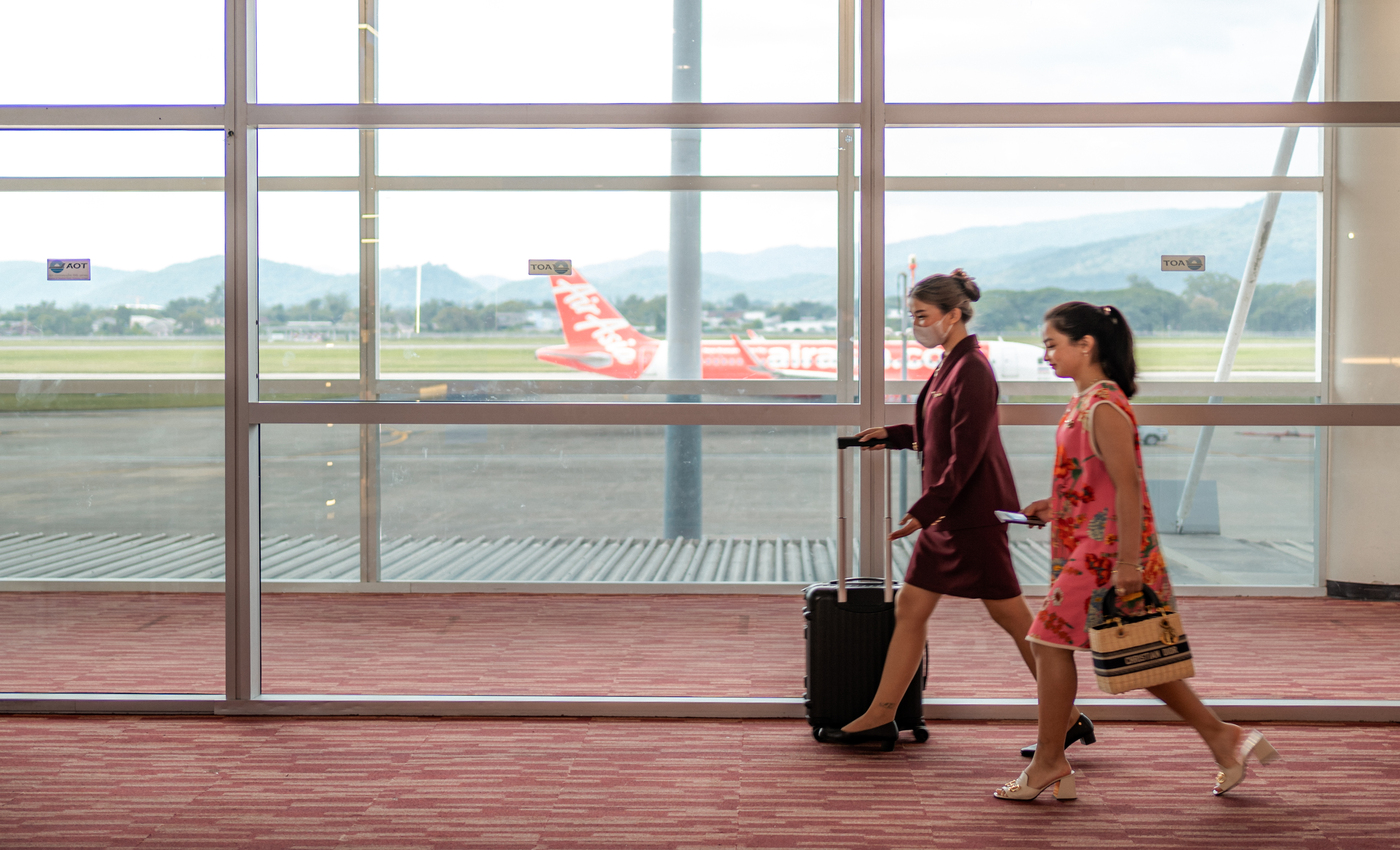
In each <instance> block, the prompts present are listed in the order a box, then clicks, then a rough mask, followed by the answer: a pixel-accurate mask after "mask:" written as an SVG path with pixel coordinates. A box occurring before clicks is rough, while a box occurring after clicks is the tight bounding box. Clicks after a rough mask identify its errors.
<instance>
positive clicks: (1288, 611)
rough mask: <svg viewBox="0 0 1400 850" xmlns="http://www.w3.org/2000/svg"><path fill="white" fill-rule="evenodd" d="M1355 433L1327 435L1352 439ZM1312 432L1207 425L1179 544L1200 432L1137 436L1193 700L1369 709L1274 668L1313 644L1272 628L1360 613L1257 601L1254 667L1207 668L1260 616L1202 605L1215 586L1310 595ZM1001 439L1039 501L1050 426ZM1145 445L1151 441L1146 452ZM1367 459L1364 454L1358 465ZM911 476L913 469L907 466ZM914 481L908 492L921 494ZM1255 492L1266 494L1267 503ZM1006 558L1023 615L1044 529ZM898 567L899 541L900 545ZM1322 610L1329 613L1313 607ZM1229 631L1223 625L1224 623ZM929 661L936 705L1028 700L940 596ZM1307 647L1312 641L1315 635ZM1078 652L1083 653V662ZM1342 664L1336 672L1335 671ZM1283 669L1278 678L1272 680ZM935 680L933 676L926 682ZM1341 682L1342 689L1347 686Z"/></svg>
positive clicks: (1051, 448)
mask: <svg viewBox="0 0 1400 850" xmlns="http://www.w3.org/2000/svg"><path fill="white" fill-rule="evenodd" d="M1354 430H1361V429H1332V431H1333V432H1334V433H1335V432H1337V431H1354ZM1319 431H1320V429H1314V428H1296V429H1286V428H1273V427H1265V426H1258V427H1235V426H1231V427H1225V426H1221V427H1217V428H1216V429H1215V432H1214V436H1213V439H1212V441H1211V447H1210V452H1209V454H1208V455H1207V460H1206V464H1205V467H1204V474H1203V475H1202V476H1201V481H1200V484H1199V485H1198V487H1197V489H1196V490H1195V493H1194V498H1193V506H1192V510H1191V513H1190V514H1189V516H1188V517H1187V523H1186V526H1185V528H1184V529H1183V531H1184V533H1177V532H1176V528H1175V516H1176V514H1177V509H1178V507H1179V506H1180V500H1181V495H1182V492H1183V489H1184V479H1185V477H1186V471H1187V468H1188V467H1189V465H1190V461H1191V455H1192V452H1193V451H1194V449H1195V447H1196V441H1197V439H1198V438H1199V437H1200V434H1201V429H1200V428H1198V427H1175V426H1174V427H1171V428H1154V427H1151V426H1143V427H1141V428H1139V437H1140V439H1141V440H1142V443H1143V445H1142V456H1143V472H1144V474H1145V476H1146V478H1147V480H1148V489H1149V499H1150V500H1151V503H1152V509H1153V512H1154V513H1155V515H1156V518H1157V523H1158V532H1159V540H1160V543H1161V546H1162V549H1163V552H1164V554H1165V556H1166V559H1167V571H1168V575H1169V576H1170V578H1171V581H1172V584H1173V587H1174V590H1175V591H1176V594H1177V607H1178V610H1179V611H1180V613H1181V615H1182V617H1183V621H1184V624H1185V626H1186V629H1187V631H1188V632H1189V634H1190V638H1191V648H1192V651H1193V652H1195V653H1196V658H1197V665H1196V669H1197V677H1196V678H1195V679H1193V680H1192V687H1194V688H1196V689H1197V690H1198V692H1200V693H1201V695H1202V696H1205V697H1212V698H1221V699H1224V698H1234V699H1250V698H1253V699H1260V698H1263V699H1278V698H1280V697H1285V696H1290V695H1292V696H1295V697H1296V696H1306V697H1308V698H1313V699H1328V698H1331V699H1346V698H1352V699H1356V698H1369V694H1368V693H1367V690H1366V687H1367V686H1366V685H1364V684H1363V685H1361V686H1357V685H1356V684H1355V683H1356V681H1361V682H1365V681H1367V680H1366V678H1365V676H1364V674H1362V675H1361V676H1360V679H1359V680H1358V679H1353V678H1352V677H1343V678H1342V679H1339V678H1337V677H1335V676H1332V675H1329V674H1328V672H1327V671H1325V670H1323V669H1321V668H1318V667H1316V666H1315V665H1308V664H1307V663H1304V664H1302V665H1299V664H1297V663H1293V664H1289V663H1285V662H1284V661H1283V660H1282V659H1285V658H1292V659H1295V661H1296V659H1299V658H1306V652H1305V649H1304V647H1305V645H1306V643H1307V641H1309V640H1310V638H1309V637H1307V636H1306V635H1305V634H1304V633H1303V632H1301V631H1299V630H1296V629H1292V628H1288V627H1283V628H1279V627H1278V626H1276V625H1274V623H1292V622H1295V621H1299V620H1306V619H1309V618H1313V617H1322V616H1325V617H1339V618H1342V619H1340V620H1336V621H1335V622H1338V623H1345V624H1346V626H1347V628H1352V629H1360V630H1363V631H1369V630H1373V629H1376V628H1378V627H1379V622H1378V621H1377V622H1372V621H1371V619H1370V616H1369V615H1365V616H1360V611H1359V609H1358V610H1351V611H1347V610H1343V608H1344V606H1346V605H1349V604H1350V605H1367V604H1374V603H1346V602H1338V601H1337V600H1321V599H1283V598H1274V599H1270V600H1268V605H1269V606H1271V611H1272V613H1271V614H1270V623H1268V624H1263V625H1260V626H1258V627H1257V628H1259V629H1260V631H1259V637H1258V638H1257V639H1254V640H1253V643H1254V644H1256V645H1257V646H1258V653H1259V654H1260V655H1261V656H1263V657H1264V659H1265V663H1264V664H1262V665H1254V666H1255V667H1258V668H1259V671H1260V672H1258V673H1250V672H1248V671H1244V672H1241V671H1238V670H1237V671H1234V673H1233V674H1231V675H1226V674H1224V673H1222V672H1221V670H1220V668H1219V666H1218V665H1212V664H1210V663H1202V662H1206V661H1207V659H1210V658H1212V657H1216V658H1218V657H1220V655H1219V654H1222V653H1228V652H1229V651H1230V647H1231V645H1232V644H1234V643H1237V642H1238V628H1237V625H1238V624H1239V623H1243V622H1246V621H1248V620H1249V617H1250V613H1249V612H1251V611H1253V612H1255V613H1257V612H1258V610H1259V602H1260V600H1257V599H1233V598H1203V596H1204V595H1206V594H1210V593H1211V592H1212V588H1218V587H1242V588H1266V587H1280V588H1312V587H1315V586H1316V585H1317V565H1316V558H1317V555H1316V548H1315V547H1316V540H1317V538H1316V529H1317V522H1316V517H1317V507H1316V499H1317V480H1318V478H1317V472H1318V466H1317V463H1318V461H1317V459H1318V456H1319V455H1318V448H1317V446H1316V445H1314V444H1315V443H1316V442H1317V440H1318V432H1319ZM1001 437H1002V441H1003V443H1004V444H1005V446H1006V452H1007V455H1008V457H1009V459H1010V461H1011V468H1012V473H1013V475H1014V476H1015V479H1016V490H1017V495H1018V496H1019V497H1020V499H1021V501H1022V502H1023V503H1026V502H1030V501H1032V500H1034V499H1039V498H1045V497H1046V496H1048V495H1049V492H1050V485H1051V477H1052V475H1053V466H1054V452H1055V429H1054V428H1053V427H1042V426H1003V427H1002V428H1001ZM1149 443H1150V444H1149ZM1368 456H1369V457H1371V458H1374V456H1375V455H1374V454H1369V455H1368ZM911 465H914V466H916V464H911ZM918 486H919V485H918V480H917V473H916V472H912V471H911V475H910V479H909V485H908V488H907V489H908V492H909V493H910V495H911V497H912V495H913V494H914V493H915V490H916V488H917V487H918ZM1265 494H1266V495H1265ZM1009 532H1010V535H1011V552H1012V561H1013V563H1014V564H1015V566H1016V572H1017V575H1018V577H1019V578H1020V580H1021V583H1022V586H1023V588H1024V589H1025V591H1026V592H1027V594H1028V597H1027V602H1028V603H1029V605H1030V608H1031V610H1032V611H1035V610H1038V609H1039V608H1040V605H1041V603H1042V600H1043V594H1044V592H1045V588H1046V587H1047V586H1048V585H1049V582H1050V532H1049V531H1048V530H1043V529H1041V530H1033V529H1028V528H1026V527H1024V526H1015V525H1013V526H1010V527H1009ZM899 549H900V551H901V553H902V557H903V558H907V557H908V554H909V547H908V545H907V544H903V545H900V547H899ZM1273 606H1276V607H1273ZM1322 606H1325V607H1326V611H1325V612H1324V611H1323V610H1322ZM1223 623H1232V624H1236V625H1235V626H1232V627H1231V628H1228V629H1227V628H1224V627H1222V625H1221V624H1223ZM932 630H933V635H934V637H933V644H932V646H933V652H932V653H931V665H930V670H931V674H930V681H942V682H945V683H946V685H945V686H944V687H943V688H942V689H941V690H940V692H939V693H938V696H942V697H976V698H982V699H986V698H989V697H991V698H1030V697H1033V696H1034V694H1035V684H1034V681H1033V680H1032V679H1031V676H1030V674H1029V672H1028V671H1027V670H1026V668H1025V666H1024V665H1023V664H1022V662H1021V659H1020V658H1019V657H1018V656H1017V654H1016V653H1015V652H1014V651H1013V650H1012V646H1011V643H1010V641H1008V640H1007V636H1006V634H1005V633H1004V632H1003V631H1002V630H1001V629H999V628H998V627H997V626H996V625H995V624H993V623H992V622H991V620H990V619H988V618H987V616H986V614H985V612H984V611H983V608H982V606H981V605H980V604H979V603H977V602H976V601H974V600H961V599H955V598H948V599H946V600H944V602H942V603H940V604H939V607H938V615H937V616H936V617H934V619H933V621H932ZM940 634H942V635H958V636H959V637H958V643H957V647H958V651H957V652H956V653H951V652H948V651H946V650H945V651H941V652H940V651H939V638H938V635H940ZM1312 640H1315V638H1313V639H1312ZM1084 655H1087V653H1085V654H1084ZM1339 663H1345V662H1344V661H1343V662H1339ZM1078 667H1079V677H1080V680H1079V689H1080V694H1081V695H1082V694H1089V695H1095V694H1098V693H1099V691H1098V688H1097V686H1096V685H1095V684H1094V682H1093V678H1094V676H1093V667H1092V665H1090V664H1089V663H1088V659H1087V658H1081V660H1080V663H1079V665H1078ZM1280 671H1283V672H1280ZM936 676H941V678H938V679H934V677H936ZM1344 679H1345V681H1344Z"/></svg>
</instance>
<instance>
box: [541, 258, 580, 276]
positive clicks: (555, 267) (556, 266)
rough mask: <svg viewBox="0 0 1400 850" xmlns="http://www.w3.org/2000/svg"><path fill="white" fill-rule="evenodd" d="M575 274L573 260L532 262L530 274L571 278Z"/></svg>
mask: <svg viewBox="0 0 1400 850" xmlns="http://www.w3.org/2000/svg"><path fill="white" fill-rule="evenodd" d="M573 273H574V261H573V260H531V261H530V274H548V275H555V276H557V277H569V276H570V275H572V274H573Z"/></svg>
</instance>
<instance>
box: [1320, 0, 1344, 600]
mask: <svg viewBox="0 0 1400 850" xmlns="http://www.w3.org/2000/svg"><path fill="white" fill-rule="evenodd" d="M1319 2H1321V3H1322V11H1321V16H1322V32H1321V33H1320V44H1319V49H1320V50H1321V51H1322V57H1321V65H1320V66H1319V68H1318V73H1319V74H1321V75H1322V84H1321V86H1319V89H1320V91H1319V94H1320V96H1321V98H1322V100H1323V101H1324V102H1333V101H1336V100H1337V97H1338V91H1337V82H1338V74H1337V71H1338V67H1337V63H1338V61H1339V59H1338V50H1337V47H1338V26H1337V24H1338V14H1339V11H1340V10H1339V6H1340V2H1339V0H1319ZM1337 132H1338V131H1337V128H1336V127H1324V128H1323V130H1322V150H1321V151H1320V152H1319V156H1320V157H1321V159H1322V162H1321V169H1320V171H1321V173H1322V209H1321V211H1320V213H1319V215H1318V219H1319V221H1318V245H1319V248H1320V250H1319V251H1318V276H1317V301H1316V304H1317V336H1316V341H1315V344H1314V350H1315V351H1316V352H1317V359H1316V361H1315V362H1316V365H1317V369H1318V379H1319V380H1320V381H1321V382H1322V395H1321V398H1320V399H1319V400H1320V401H1321V402H1322V403H1324V404H1328V403H1331V402H1334V401H1336V393H1335V389H1334V387H1333V373H1334V369H1333V365H1334V363H1335V362H1336V360H1335V357H1336V350H1335V337H1334V335H1333V333H1332V331H1333V327H1332V307H1333V305H1334V304H1335V303H1336V301H1335V299H1336V294H1337V293H1336V287H1337V274H1336V272H1337V269H1336V248H1337V217H1336V189H1337ZM1313 439H1314V443H1315V445H1314V449H1313V451H1314V452H1315V454H1314V462H1313V475H1314V479H1313V480H1314V484H1313V493H1314V499H1316V503H1315V505H1314V512H1313V521H1314V522H1315V523H1316V524H1317V525H1316V529H1317V533H1316V540H1315V542H1314V544H1313V557H1314V568H1315V569H1316V581H1317V584H1318V586H1322V587H1325V586H1326V584H1327V574H1328V569H1327V565H1328V563H1329V560H1330V555H1331V542H1332V439H1331V431H1330V430H1329V429H1328V428H1326V427H1319V428H1317V429H1316V436H1315V437H1314V438H1313Z"/></svg>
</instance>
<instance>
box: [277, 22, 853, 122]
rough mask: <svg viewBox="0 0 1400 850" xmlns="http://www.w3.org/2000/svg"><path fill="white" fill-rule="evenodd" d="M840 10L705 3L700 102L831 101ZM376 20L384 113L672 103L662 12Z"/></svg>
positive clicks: (834, 93)
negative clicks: (390, 109)
mask: <svg viewBox="0 0 1400 850" xmlns="http://www.w3.org/2000/svg"><path fill="white" fill-rule="evenodd" d="M697 5H699V4H697ZM837 8H838V7H837V4H835V3H829V4H824V5H822V6H820V7H817V8H816V11H815V13H814V9H813V7H812V5H811V4H809V3H802V2H796V0H787V2H766V3H759V4H754V3H744V2H739V0H706V2H705V3H704V4H703V15H704V22H703V35H702V39H701V43H702V51H703V55H702V58H701V67H702V69H703V82H702V92H703V99H704V100H707V101H716V102H774V101H834V100H836V97H837V91H836V84H837V79H836V77H837ZM379 15H380V18H379V20H380V26H379V33H380V41H379V44H380V51H381V52H380V56H381V59H382V64H381V66H380V102H382V103H455V102H467V103H646V102H666V101H670V100H671V68H672V64H673V61H672V55H671V40H672V39H671V30H672V24H673V20H672V8H671V5H670V4H667V3H655V2H649V0H609V1H608V2H606V3H591V4H581V3H572V2H567V0H529V2H516V3H488V2H479V1H478V2H403V0H383V2H381V3H380V7H379ZM259 23H260V25H261V21H260V22H259ZM351 79H352V81H353V74H352V76H351Z"/></svg>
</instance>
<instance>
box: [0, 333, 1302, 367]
mask: <svg viewBox="0 0 1400 850" xmlns="http://www.w3.org/2000/svg"><path fill="white" fill-rule="evenodd" d="M559 341H560V340H559V339H557V338H555V337H499V338H491V339H462V340H444V339H428V340H415V341H411V342H409V341H402V340H393V341H388V342H385V343H384V344H383V345H382V346H381V348H380V369H381V370H382V371H384V372H390V373H393V372H422V373H440V372H568V371H570V370H568V369H565V368H564V367H562V366H554V365H552V364H549V363H542V362H540V361H539V360H536V359H535V349H536V348H539V347H540V346H544V345H551V344H557V343H558V342H559ZM1008 341H1015V342H1027V343H1031V344H1035V342H1036V341H1035V340H1033V339H1029V338H1027V339H1016V338H1009V339H1008ZM1222 345H1223V340H1222V339H1221V338H1220V337H1198V338H1192V337H1171V338H1161V339H1159V338H1145V339H1140V340H1139V341H1138V368H1139V369H1141V370H1142V371H1144V372H1211V371H1214V369H1215V366H1216V364H1217V363H1218V362H1219V360H1220V349H1221V347H1222ZM259 358H260V364H259V371H260V372H261V373H262V374H264V375H276V374H279V373H281V374H287V373H301V374H307V373H311V374H332V373H354V372H358V371H359V353H358V351H357V349H356V347H355V345H354V344H353V343H349V342H337V343H334V344H332V345H327V344H326V343H287V342H276V343H263V345H262V347H261V349H260V351H259ZM1312 367H1313V341H1312V340H1311V339H1296V338H1263V339H1246V340H1245V341H1244V342H1243V343H1242V344H1241V345H1240V350H1239V355H1238V357H1237V358H1236V360H1235V368H1236V369H1237V370H1240V371H1283V372H1305V371H1308V370H1311V369H1312ZM223 370H224V355H223V347H222V345H221V344H220V343H218V342H212V341H211V342H186V341H183V340H174V341H170V342H162V341H157V340H141V341H135V340H92V341H89V340H73V341H66V340H13V341H11V340H5V341H0V374H10V375H15V374H18V375H44V374H113V373H136V374H172V373H174V374H179V373H203V374H219V373H222V372H223Z"/></svg>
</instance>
